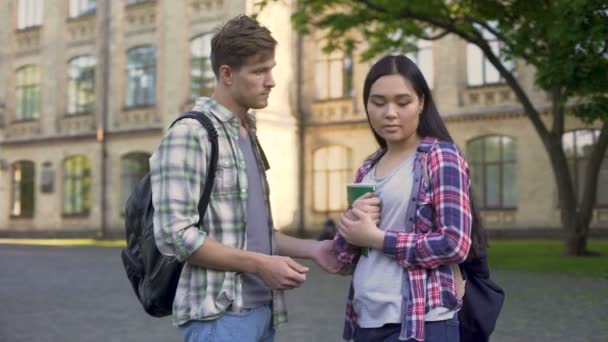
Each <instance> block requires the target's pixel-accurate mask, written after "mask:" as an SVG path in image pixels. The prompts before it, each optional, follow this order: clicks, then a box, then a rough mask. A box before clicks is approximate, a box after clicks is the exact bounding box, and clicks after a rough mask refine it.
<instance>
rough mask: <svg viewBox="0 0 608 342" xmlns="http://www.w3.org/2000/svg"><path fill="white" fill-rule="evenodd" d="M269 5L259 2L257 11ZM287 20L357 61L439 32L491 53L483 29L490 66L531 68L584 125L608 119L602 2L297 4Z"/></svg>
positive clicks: (607, 10)
mask: <svg viewBox="0 0 608 342" xmlns="http://www.w3.org/2000/svg"><path fill="white" fill-rule="evenodd" d="M269 1H272V0H264V1H260V8H263V7H264V6H265V5H267V3H268V2H269ZM275 1H276V0H275ZM292 19H293V22H294V24H295V27H296V29H297V30H298V31H300V32H303V33H308V32H310V29H311V28H313V27H314V28H315V29H321V30H323V32H326V34H325V38H326V39H327V45H326V48H327V50H333V49H341V48H343V47H344V44H347V42H348V44H351V45H352V47H353V48H356V47H357V46H363V47H364V50H363V52H362V54H361V57H362V59H363V60H369V59H371V58H374V57H376V56H378V55H381V54H385V53H387V52H391V51H400V52H409V51H411V50H415V49H416V45H415V42H416V40H418V39H429V38H436V37H438V36H442V34H444V33H445V34H456V35H458V36H459V37H460V38H462V39H464V40H466V41H468V42H470V43H472V44H475V45H477V46H479V47H480V48H481V49H482V51H484V53H486V54H488V53H496V52H495V51H494V52H492V51H491V49H490V48H489V45H488V43H487V38H488V36H487V33H486V35H485V36H484V35H483V30H482V28H484V29H485V30H490V31H491V32H492V33H493V35H494V36H495V37H496V38H497V39H498V40H499V41H501V42H502V46H501V48H500V53H499V55H500V56H501V58H500V59H497V60H496V62H495V63H498V64H502V61H501V59H502V60H504V58H503V56H504V57H506V58H516V59H518V60H522V61H524V62H525V63H527V64H530V65H533V66H534V67H535V68H536V70H537V73H536V75H535V77H536V78H535V80H536V84H537V86H538V87H540V88H541V89H543V90H546V91H554V90H559V93H560V94H561V97H560V99H559V104H560V105H563V104H565V103H566V102H567V100H568V98H577V99H578V101H579V103H578V106H576V108H575V110H574V114H575V115H577V116H579V117H580V118H582V119H583V120H585V121H587V122H592V121H594V120H596V119H600V120H605V119H606V116H607V115H608V114H606V113H607V112H606V110H605V109H606V103H607V99H606V90H607V89H608V38H607V37H608V3H606V1H605V0H552V1H530V0H484V1H479V0H452V1H446V0H408V1H393V0H300V1H299V2H298V10H297V11H296V12H295V13H294V14H293V18H292ZM345 37H347V38H345ZM362 43H364V44H362ZM495 66H496V67H497V69H498V70H499V72H501V73H503V77H504V78H505V79H507V77H505V76H506V75H505V74H504V73H511V71H510V70H507V69H506V68H503V69H504V70H501V68H499V66H500V65H496V64H495ZM512 76H513V75H512Z"/></svg>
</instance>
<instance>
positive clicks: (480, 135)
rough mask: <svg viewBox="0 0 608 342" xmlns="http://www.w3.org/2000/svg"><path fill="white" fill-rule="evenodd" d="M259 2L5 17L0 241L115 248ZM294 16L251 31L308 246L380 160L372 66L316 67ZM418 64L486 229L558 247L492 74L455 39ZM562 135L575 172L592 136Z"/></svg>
mask: <svg viewBox="0 0 608 342" xmlns="http://www.w3.org/2000/svg"><path fill="white" fill-rule="evenodd" d="M255 2H256V1H254V0H188V1H168V0H156V1H153V0H148V1H142V0H139V1H137V0H121V1H111V2H110V1H109V0H99V1H95V0H84V1H83V0H8V1H3V2H2V3H0V235H22V236H23V235H28V236H36V235H60V236H69V235H88V236H98V235H100V234H108V235H117V234H122V232H123V228H122V224H123V223H122V221H123V219H124V217H123V204H124V201H125V200H126V198H127V197H128V195H129V194H130V191H131V190H132V188H133V186H134V185H135V184H136V182H137V181H138V180H139V178H140V177H141V176H142V175H143V174H144V173H145V172H146V171H147V159H148V157H149V155H150V153H151V152H152V151H153V150H154V148H155V147H156V146H157V144H158V142H159V140H160V138H161V137H162V134H163V132H164V131H165V130H166V127H167V126H168V124H169V123H170V122H171V121H172V120H173V119H174V118H175V117H176V115H177V114H178V113H180V112H181V111H183V110H186V109H188V108H189V107H191V105H192V101H193V100H192V99H193V98H194V97H196V96H199V95H201V94H206V93H208V92H209V89H211V88H212V87H213V82H214V80H213V74H212V72H211V71H210V67H209V59H208V53H209V39H210V34H211V33H212V30H213V28H215V27H216V26H218V25H220V24H221V23H222V22H223V21H225V20H226V19H228V18H230V17H232V16H234V15H237V14H239V13H248V14H251V13H253V12H254V11H255V8H254V5H253V4H254V3H255ZM294 2H295V1H279V2H276V3H274V4H273V5H272V6H271V7H270V8H268V9H267V10H265V11H264V12H263V13H262V14H261V16H260V17H259V18H258V19H259V20H260V21H261V22H262V23H263V24H264V25H266V26H268V27H269V28H270V29H271V30H272V32H273V35H274V36H275V38H276V39H277V40H278V41H279V46H278V50H277V56H276V59H277V63H278V65H277V67H276V69H275V78H276V81H277V87H276V88H275V89H274V90H273V93H272V95H271V101H270V105H269V107H268V108H266V109H264V110H261V111H257V112H256V113H255V114H256V116H257V118H258V124H259V135H260V140H261V143H262V145H263V146H264V148H265V150H266V153H267V155H268V158H269V161H270V164H271V166H272V168H271V170H270V171H269V180H270V183H271V185H270V186H271V202H272V204H273V215H274V217H275V222H276V224H277V226H278V227H279V228H280V229H285V230H291V231H300V232H303V231H306V232H312V231H315V230H316V229H318V228H319V227H320V226H321V225H322V223H323V221H324V220H325V219H326V218H327V217H328V216H329V217H332V218H334V219H336V218H337V217H338V216H339V214H340V212H341V211H342V210H343V209H344V207H345V201H346V200H345V190H344V185H345V184H346V183H347V182H350V181H351V180H352V178H353V174H354V171H355V170H356V168H357V166H358V165H359V164H360V163H361V161H362V160H363V159H364V158H365V157H366V156H367V155H369V154H370V153H371V152H373V151H374V150H375V148H376V145H375V142H374V140H373V138H372V135H371V133H370V131H369V128H368V125H367V120H366V117H365V112H364V108H363V105H362V100H361V90H362V87H363V80H364V78H365V74H366V72H367V70H368V69H369V66H370V64H369V63H359V62H358V58H357V57H356V56H357V53H356V51H355V53H353V54H352V55H345V54H344V53H340V52H335V53H333V54H331V55H327V54H324V53H322V52H321V51H320V48H321V47H322V45H323V41H322V39H319V37H318V36H317V35H312V36H307V37H300V36H298V35H296V34H295V33H294V32H293V30H292V29H290V27H291V25H290V22H289V13H290V12H291V11H292V7H293V6H294ZM353 56H355V57H353ZM411 57H412V58H414V59H415V60H416V62H417V63H418V65H419V66H420V67H421V69H422V70H423V72H424V74H425V76H426V77H427V79H428V81H429V83H430V84H431V86H432V89H433V93H434V96H435V100H436V102H437V103H438V105H439V109H440V111H441V112H442V113H443V114H444V117H445V120H446V122H447V124H448V128H449V129H450V131H451V133H452V135H453V136H454V138H455V139H456V141H457V143H458V144H459V146H460V147H461V148H462V149H463V150H464V151H465V152H466V154H467V157H468V159H469V162H470V164H471V172H472V175H473V180H474V184H475V189H476V192H477V194H476V195H477V197H478V198H479V199H478V203H479V204H480V206H481V207H482V208H483V210H482V214H483V217H484V219H485V222H486V224H487V226H489V227H490V228H492V229H495V230H498V229H500V230H501V231H505V232H530V231H532V232H539V231H540V230H541V229H542V230H543V231H545V232H546V230H545V229H550V230H549V232H553V233H557V232H558V230H557V228H558V227H559V215H558V207H557V192H556V189H555V184H554V181H553V175H552V172H551V169H550V165H549V162H548V158H547V155H546V154H545V152H544V150H543V147H542V145H541V142H540V140H539V138H538V137H537V135H536V133H535V132H534V130H533V128H532V126H531V124H530V123H529V122H528V120H527V118H526V117H525V116H524V115H523V114H522V111H521V108H520V106H519V105H518V103H517V101H516V99H515V97H514V95H513V93H512V92H511V91H510V90H509V88H508V87H507V86H506V85H505V84H504V83H502V82H501V80H500V78H499V77H498V75H497V73H496V72H495V70H493V68H491V66H489V65H488V64H487V63H486V62H485V61H484V60H483V56H481V54H479V52H478V51H477V50H475V49H474V48H472V47H469V46H467V44H466V43H465V42H463V41H461V40H459V39H457V38H455V37H448V38H444V39H442V40H441V41H436V42H434V43H432V44H431V43H428V42H426V43H425V42H421V43H420V49H419V51H418V52H417V53H415V54H412V55H411ZM513 67H514V68H516V70H517V75H518V78H519V80H520V82H521V83H522V84H523V85H524V87H525V89H526V90H528V91H529V92H530V93H531V94H533V96H532V99H533V100H534V102H535V104H536V105H537V106H539V107H540V108H544V107H547V106H548V102H547V98H546V95H545V94H544V93H543V92H540V91H538V90H536V89H534V87H533V78H532V75H533V70H530V68H529V67H526V66H525V65H524V64H523V63H513ZM547 118H548V117H547ZM568 127H569V130H570V131H569V132H568V133H567V134H566V135H565V136H564V143H565V146H566V147H567V148H568V151H570V152H569V153H570V157H571V161H572V163H571V164H572V167H573V170H574V169H576V170H580V169H581V166H584V165H585V160H586V159H585V158H586V154H585V153H586V151H587V150H586V149H585V146H589V145H590V144H592V143H593V141H594V136H595V135H594V134H595V133H594V131H590V130H581V129H582V128H584V126H583V125H582V124H581V123H580V122H577V121H575V120H572V121H570V122H568ZM605 164H606V163H605ZM577 172H578V173H579V174H580V171H577ZM576 177H578V178H577V179H580V177H581V176H578V175H577V176H576ZM601 177H602V178H601V180H600V191H599V196H598V205H597V209H596V210H595V212H594V220H593V227H594V230H595V231H599V230H598V228H603V227H608V191H606V190H608V164H607V167H605V168H603V170H602V175H601ZM602 189H604V190H603V191H602ZM532 229H536V231H534V230H532ZM553 233H552V234H553Z"/></svg>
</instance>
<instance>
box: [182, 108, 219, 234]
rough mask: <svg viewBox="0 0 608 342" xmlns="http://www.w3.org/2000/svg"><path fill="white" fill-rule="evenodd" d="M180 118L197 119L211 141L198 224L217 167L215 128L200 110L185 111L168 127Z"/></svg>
mask: <svg viewBox="0 0 608 342" xmlns="http://www.w3.org/2000/svg"><path fill="white" fill-rule="evenodd" d="M182 119H195V120H196V121H198V122H199V123H200V124H201V125H202V126H203V127H204V128H205V129H206V130H207V134H208V135H209V141H210V142H211V160H210V161H209V164H208V165H207V178H206V179H205V188H204V190H203V194H202V195H201V199H200V200H199V201H198V223H197V224H196V225H197V226H200V223H201V221H202V220H203V216H205V211H206V210H207V205H208V204H209V199H210V198H211V189H212V188H213V182H215V170H216V168H217V159H218V142H217V130H216V129H215V127H213V123H212V122H211V119H209V117H208V116H207V115H205V114H203V113H201V112H196V111H190V112H186V113H184V114H182V115H180V117H178V118H177V119H175V121H173V123H172V124H171V126H170V127H173V125H175V124H176V123H177V122H178V121H180V120H182Z"/></svg>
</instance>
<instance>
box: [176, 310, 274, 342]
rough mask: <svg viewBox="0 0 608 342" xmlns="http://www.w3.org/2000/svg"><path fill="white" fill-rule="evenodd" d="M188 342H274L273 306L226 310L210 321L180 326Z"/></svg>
mask: <svg viewBox="0 0 608 342" xmlns="http://www.w3.org/2000/svg"><path fill="white" fill-rule="evenodd" d="M179 331H180V333H181V334H182V336H183V337H184V342H234V341H239V342H241V341H242V342H273V341H274V328H273V324H272V310H271V308H270V306H269V305H264V306H260V307H259V308H255V309H251V310H247V311H244V312H238V313H237V312H231V311H226V312H225V313H224V314H223V315H222V316H221V317H220V318H218V319H214V320H210V321H189V322H187V323H184V324H182V325H180V326H179Z"/></svg>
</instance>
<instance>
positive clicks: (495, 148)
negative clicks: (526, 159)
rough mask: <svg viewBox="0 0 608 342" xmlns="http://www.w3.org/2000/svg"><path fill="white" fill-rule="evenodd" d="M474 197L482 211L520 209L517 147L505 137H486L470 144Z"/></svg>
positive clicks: (468, 149) (469, 160)
mask: <svg viewBox="0 0 608 342" xmlns="http://www.w3.org/2000/svg"><path fill="white" fill-rule="evenodd" d="M467 159H468V162H469V167H470V169H471V180H472V182H471V183H472V186H473V194H474V196H475V200H476V203H477V206H478V207H479V208H481V209H512V208H516V207H517V147H516V144H515V140H514V139H512V138H509V137H506V136H487V137H482V138H477V139H474V140H471V141H469V142H468V143H467Z"/></svg>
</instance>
